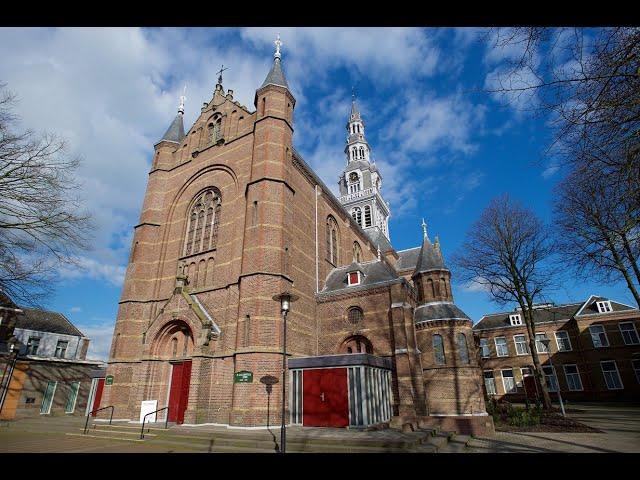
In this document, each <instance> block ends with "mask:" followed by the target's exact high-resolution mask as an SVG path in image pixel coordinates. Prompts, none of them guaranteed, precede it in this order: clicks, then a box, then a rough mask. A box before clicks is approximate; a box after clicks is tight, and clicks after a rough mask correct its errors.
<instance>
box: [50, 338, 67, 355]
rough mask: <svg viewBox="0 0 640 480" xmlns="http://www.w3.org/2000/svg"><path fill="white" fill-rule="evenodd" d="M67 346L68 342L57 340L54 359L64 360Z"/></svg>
mask: <svg viewBox="0 0 640 480" xmlns="http://www.w3.org/2000/svg"><path fill="white" fill-rule="evenodd" d="M68 346H69V342H68V341H66V340H58V344H57V345H56V351H55V353H54V354H53V356H54V357H57V358H64V357H65V356H66V354H67V347H68Z"/></svg>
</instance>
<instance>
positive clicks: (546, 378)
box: [542, 365, 560, 393]
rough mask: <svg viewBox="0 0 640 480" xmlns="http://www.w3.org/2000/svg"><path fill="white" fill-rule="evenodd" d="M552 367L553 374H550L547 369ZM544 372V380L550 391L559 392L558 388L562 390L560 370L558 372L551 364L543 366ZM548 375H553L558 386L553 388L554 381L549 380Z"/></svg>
mask: <svg viewBox="0 0 640 480" xmlns="http://www.w3.org/2000/svg"><path fill="white" fill-rule="evenodd" d="M549 368H550V369H551V375H548V374H547V372H546V370H545V369H549ZM542 373H543V375H544V381H545V383H546V385H547V390H548V391H549V392H553V393H555V392H557V391H558V390H560V382H559V381H558V372H556V369H555V368H554V367H552V366H551V365H543V366H542ZM548 377H551V378H553V379H554V380H555V384H556V388H555V389H552V388H551V387H552V383H553V382H551V381H547V380H548Z"/></svg>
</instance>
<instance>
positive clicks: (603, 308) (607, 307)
mask: <svg viewBox="0 0 640 480" xmlns="http://www.w3.org/2000/svg"><path fill="white" fill-rule="evenodd" d="M596 306H597V307H598V313H610V312H613V307H612V306H611V300H600V301H598V302H596Z"/></svg>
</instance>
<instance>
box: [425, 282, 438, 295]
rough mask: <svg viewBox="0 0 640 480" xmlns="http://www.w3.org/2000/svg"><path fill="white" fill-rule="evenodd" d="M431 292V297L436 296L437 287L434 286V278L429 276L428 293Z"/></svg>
mask: <svg viewBox="0 0 640 480" xmlns="http://www.w3.org/2000/svg"><path fill="white" fill-rule="evenodd" d="M429 293H430V294H431V298H435V296H436V289H435V287H434V286H433V280H432V279H431V278H427V294H429Z"/></svg>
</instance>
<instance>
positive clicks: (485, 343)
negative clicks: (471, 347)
mask: <svg viewBox="0 0 640 480" xmlns="http://www.w3.org/2000/svg"><path fill="white" fill-rule="evenodd" d="M480 355H481V356H482V358H489V356H490V355H491V352H490V351H489V340H487V339H486V338H481V339H480Z"/></svg>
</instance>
